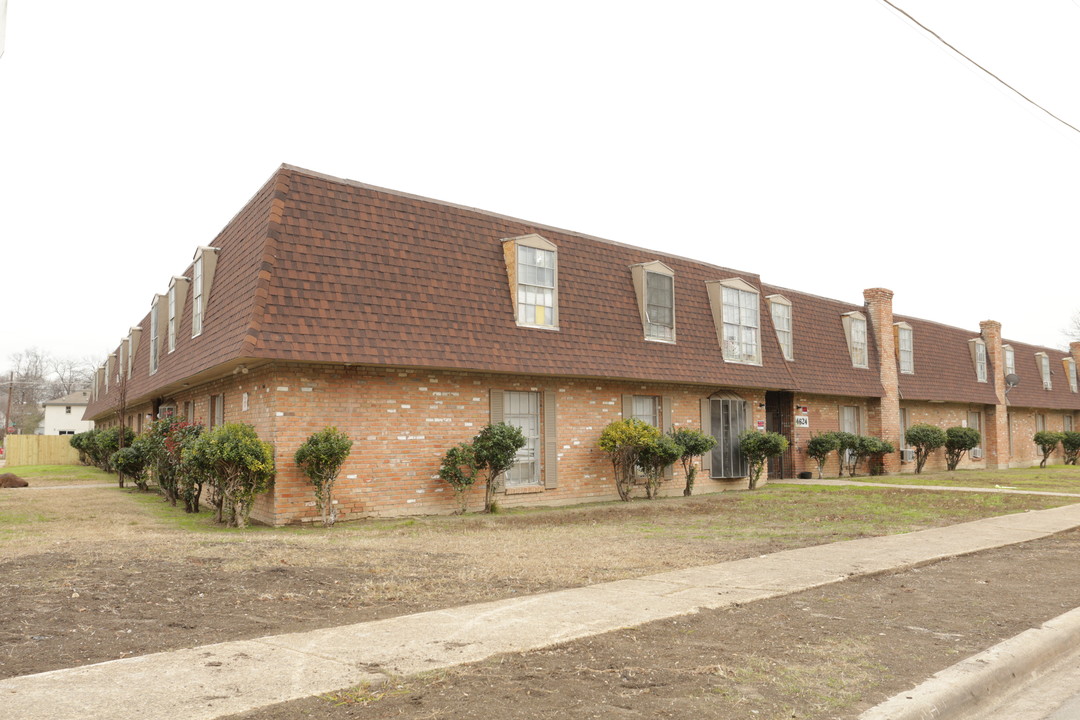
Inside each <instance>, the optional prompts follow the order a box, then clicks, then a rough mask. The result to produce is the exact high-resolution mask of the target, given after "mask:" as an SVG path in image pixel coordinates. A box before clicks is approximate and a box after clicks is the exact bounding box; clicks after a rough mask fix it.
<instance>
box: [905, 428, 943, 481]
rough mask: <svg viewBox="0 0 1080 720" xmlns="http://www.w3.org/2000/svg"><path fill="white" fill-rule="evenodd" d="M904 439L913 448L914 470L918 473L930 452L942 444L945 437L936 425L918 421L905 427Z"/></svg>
mask: <svg viewBox="0 0 1080 720" xmlns="http://www.w3.org/2000/svg"><path fill="white" fill-rule="evenodd" d="M904 439H905V440H907V444H908V445H910V446H911V447H912V448H914V450H915V472H916V474H918V473H921V472H922V469H923V466H924V465H926V459H927V458H928V457H930V453H932V452H934V451H935V450H937V449H938V448H939V447H941V446H942V445H944V444H945V441H946V440H947V437H946V435H945V431H944V430H942V429H941V428H939V427H938V426H937V425H930V424H929V423H918V424H916V425H912V426H911V427H909V428H908V429H907V432H906V433H904Z"/></svg>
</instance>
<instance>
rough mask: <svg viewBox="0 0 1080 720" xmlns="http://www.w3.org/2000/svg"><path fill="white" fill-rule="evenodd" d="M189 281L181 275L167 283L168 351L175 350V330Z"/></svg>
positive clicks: (182, 310) (181, 312)
mask: <svg viewBox="0 0 1080 720" xmlns="http://www.w3.org/2000/svg"><path fill="white" fill-rule="evenodd" d="M190 283H191V281H190V280H188V279H187V278H186V277H183V276H177V277H174V278H173V279H172V281H171V282H170V283H169V328H168V335H169V352H173V351H174V350H176V331H177V328H178V327H179V324H180V316H181V315H182V314H183V312H184V298H186V297H187V289H188V284H190Z"/></svg>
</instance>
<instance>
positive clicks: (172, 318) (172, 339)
mask: <svg viewBox="0 0 1080 720" xmlns="http://www.w3.org/2000/svg"><path fill="white" fill-rule="evenodd" d="M174 350H176V285H175V284H173V285H171V286H170V287H169V352H173V351H174Z"/></svg>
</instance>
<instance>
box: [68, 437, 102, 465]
mask: <svg viewBox="0 0 1080 720" xmlns="http://www.w3.org/2000/svg"><path fill="white" fill-rule="evenodd" d="M96 434H97V431H96V430H87V431H86V432H81V433H75V434H74V435H72V436H71V439H70V440H69V441H68V442H70V443H71V447H73V448H75V449H76V450H78V451H79V462H80V463H82V464H83V465H91V464H92V462H91V460H90V452H91V450H90V448H91V445H92V443H93V442H94V435H96Z"/></svg>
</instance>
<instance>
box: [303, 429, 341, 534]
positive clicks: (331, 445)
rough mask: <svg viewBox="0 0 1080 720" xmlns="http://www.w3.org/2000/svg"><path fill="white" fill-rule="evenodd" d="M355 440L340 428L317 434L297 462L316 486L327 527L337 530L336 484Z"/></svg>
mask: <svg viewBox="0 0 1080 720" xmlns="http://www.w3.org/2000/svg"><path fill="white" fill-rule="evenodd" d="M351 449H352V440H351V439H350V438H349V436H348V435H346V434H345V433H343V432H341V431H340V430H338V429H337V428H336V427H327V428H323V429H322V430H320V431H319V432H317V433H315V434H314V435H312V436H311V437H309V438H308V439H307V440H305V441H304V444H303V445H301V446H300V448H299V449H298V450H297V451H296V455H295V456H293V459H294V460H295V461H296V464H297V465H299V466H300V469H301V470H302V471H303V472H304V474H305V475H307V477H308V480H310V481H311V484H312V485H314V486H315V505H316V507H317V508H318V510H319V512H320V513H322V521H323V526H324V527H333V525H334V521H335V520H337V508H336V507H334V481H335V480H337V476H338V473H339V472H341V466H342V464H344V462H345V460H346V458H348V457H349V451H350V450H351Z"/></svg>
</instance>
